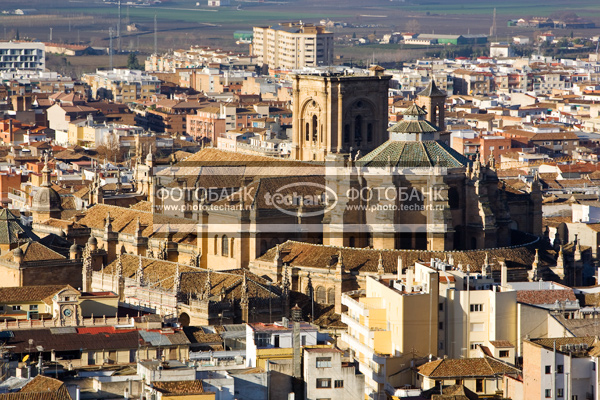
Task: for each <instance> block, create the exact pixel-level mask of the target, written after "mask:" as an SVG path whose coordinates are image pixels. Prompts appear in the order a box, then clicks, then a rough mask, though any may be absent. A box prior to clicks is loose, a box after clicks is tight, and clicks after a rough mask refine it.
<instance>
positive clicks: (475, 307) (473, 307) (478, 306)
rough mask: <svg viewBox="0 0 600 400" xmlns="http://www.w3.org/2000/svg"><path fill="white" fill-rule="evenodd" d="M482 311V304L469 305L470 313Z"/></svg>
mask: <svg viewBox="0 0 600 400" xmlns="http://www.w3.org/2000/svg"><path fill="white" fill-rule="evenodd" d="M481 311H483V304H471V312H481Z"/></svg>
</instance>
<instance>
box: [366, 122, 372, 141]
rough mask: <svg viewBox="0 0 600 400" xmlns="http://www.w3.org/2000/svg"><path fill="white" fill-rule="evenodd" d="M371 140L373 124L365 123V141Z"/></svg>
mask: <svg viewBox="0 0 600 400" xmlns="http://www.w3.org/2000/svg"><path fill="white" fill-rule="evenodd" d="M372 141H373V124H371V123H369V124H367V142H369V143H370V142H372Z"/></svg>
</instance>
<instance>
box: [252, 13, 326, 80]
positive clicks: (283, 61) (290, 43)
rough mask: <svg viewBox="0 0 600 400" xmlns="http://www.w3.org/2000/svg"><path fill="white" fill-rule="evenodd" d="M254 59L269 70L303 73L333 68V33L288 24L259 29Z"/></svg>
mask: <svg viewBox="0 0 600 400" xmlns="http://www.w3.org/2000/svg"><path fill="white" fill-rule="evenodd" d="M252 55H253V56H255V57H257V63H258V64H259V65H261V64H266V65H268V66H269V68H280V69H299V68H303V67H319V66H325V65H331V64H333V33H332V32H328V31H327V30H325V27H324V26H314V25H312V24H303V23H302V22H299V23H286V24H282V25H281V26H280V27H278V28H272V27H270V26H255V27H254V39H253V41H252Z"/></svg>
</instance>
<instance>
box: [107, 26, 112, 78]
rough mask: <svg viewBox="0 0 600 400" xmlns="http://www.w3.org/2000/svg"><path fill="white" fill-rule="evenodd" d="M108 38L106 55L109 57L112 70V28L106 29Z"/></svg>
mask: <svg viewBox="0 0 600 400" xmlns="http://www.w3.org/2000/svg"><path fill="white" fill-rule="evenodd" d="M108 36H109V38H110V39H109V44H108V54H109V56H110V70H111V71H112V69H113V48H112V38H113V30H112V26H111V27H110V28H108Z"/></svg>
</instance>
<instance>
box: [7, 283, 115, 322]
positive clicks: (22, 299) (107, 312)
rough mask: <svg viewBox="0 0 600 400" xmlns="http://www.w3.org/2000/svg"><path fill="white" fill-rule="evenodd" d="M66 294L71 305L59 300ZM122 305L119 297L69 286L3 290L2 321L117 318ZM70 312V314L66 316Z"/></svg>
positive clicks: (26, 287) (110, 293) (109, 293)
mask: <svg viewBox="0 0 600 400" xmlns="http://www.w3.org/2000/svg"><path fill="white" fill-rule="evenodd" d="M64 291H67V292H68V293H69V297H70V298H69V299H68V300H67V302H65V301H62V300H61V298H60V297H61V296H59V294H61V293H63V292H64ZM63 303H64V304H63ZM67 303H69V304H67ZM71 303H73V304H71ZM118 303H119V299H118V297H117V295H116V294H115V293H112V292H95V293H86V292H80V291H78V290H76V289H74V288H73V287H71V286H69V285H47V286H21V287H1V288H0V320H8V321H15V320H29V319H45V320H50V319H58V318H61V317H64V316H67V317H70V316H71V315H72V316H73V317H74V318H75V321H76V320H77V318H76V317H77V316H78V315H80V316H81V317H83V318H89V317H91V316H96V317H102V316H107V317H114V316H115V314H116V313H117V309H118ZM67 309H69V311H66V313H65V310H67ZM63 314H64V316H63ZM66 314H69V315H66ZM75 321H74V322H75Z"/></svg>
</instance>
